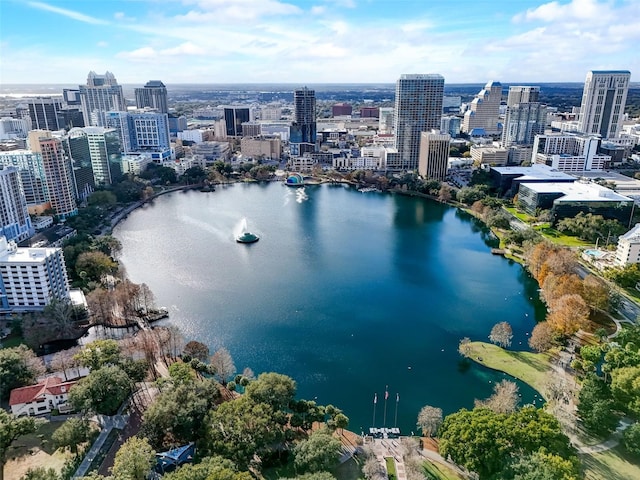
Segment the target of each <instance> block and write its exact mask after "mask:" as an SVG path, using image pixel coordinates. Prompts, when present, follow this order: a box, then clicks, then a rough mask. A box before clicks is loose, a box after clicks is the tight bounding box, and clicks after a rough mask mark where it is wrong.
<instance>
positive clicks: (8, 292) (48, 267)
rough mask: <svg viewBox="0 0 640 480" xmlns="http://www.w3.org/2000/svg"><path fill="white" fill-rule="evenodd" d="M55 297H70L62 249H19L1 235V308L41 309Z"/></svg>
mask: <svg viewBox="0 0 640 480" xmlns="http://www.w3.org/2000/svg"><path fill="white" fill-rule="evenodd" d="M54 298H59V299H67V298H69V282H68V279H67V269H66V266H65V263H64V257H63V255H62V249H61V248H18V247H17V245H16V243H15V242H13V241H10V242H8V241H7V239H6V238H5V237H0V311H4V312H29V311H39V310H42V309H44V307H46V306H47V305H48V304H49V303H50V302H51V300H53V299H54Z"/></svg>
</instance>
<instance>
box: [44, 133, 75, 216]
mask: <svg viewBox="0 0 640 480" xmlns="http://www.w3.org/2000/svg"><path fill="white" fill-rule="evenodd" d="M39 143H40V152H41V153H42V165H43V167H44V174H45V179H46V182H47V190H48V192H49V201H50V202H51V208H52V209H53V211H54V213H55V215H57V216H58V217H60V218H63V219H64V218H67V217H70V216H73V215H76V214H77V213H78V207H77V206H76V201H75V196H74V188H73V182H72V180H71V175H72V174H71V166H70V165H69V160H68V158H67V156H66V155H65V152H64V148H63V146H62V141H61V140H60V139H58V138H46V137H45V138H40V140H39Z"/></svg>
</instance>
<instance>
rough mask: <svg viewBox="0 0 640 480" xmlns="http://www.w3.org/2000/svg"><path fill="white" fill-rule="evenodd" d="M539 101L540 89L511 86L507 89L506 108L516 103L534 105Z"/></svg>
mask: <svg viewBox="0 0 640 480" xmlns="http://www.w3.org/2000/svg"><path fill="white" fill-rule="evenodd" d="M539 99H540V87H529V86H513V87H509V95H508V97H507V106H508V107H512V106H514V105H517V104H518V103H536V102H538V100H539Z"/></svg>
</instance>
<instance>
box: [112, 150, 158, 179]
mask: <svg viewBox="0 0 640 480" xmlns="http://www.w3.org/2000/svg"><path fill="white" fill-rule="evenodd" d="M152 161H153V160H151V156H150V155H144V154H141V155H134V154H131V155H122V157H120V164H121V166H122V167H121V168H122V173H124V174H127V173H131V174H133V175H140V174H141V173H142V172H144V171H145V170H146V168H147V165H149V164H150V163H151V162H152Z"/></svg>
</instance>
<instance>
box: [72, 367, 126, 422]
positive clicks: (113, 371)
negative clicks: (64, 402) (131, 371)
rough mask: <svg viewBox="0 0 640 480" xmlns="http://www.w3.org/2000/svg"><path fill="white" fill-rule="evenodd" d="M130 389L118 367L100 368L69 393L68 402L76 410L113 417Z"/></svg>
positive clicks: (123, 373) (124, 375)
mask: <svg viewBox="0 0 640 480" xmlns="http://www.w3.org/2000/svg"><path fill="white" fill-rule="evenodd" d="M131 387H132V385H131V380H130V379H129V377H128V376H127V374H126V373H125V372H124V370H122V369H121V368H120V367H116V366H107V367H102V368H99V369H98V370H94V371H92V372H91V374H90V375H89V376H88V377H85V378H83V379H81V380H80V381H79V382H78V383H77V384H76V385H75V386H74V387H73V388H72V389H71V390H70V391H69V401H70V402H71V404H72V405H73V406H74V408H75V409H76V410H82V411H90V412H95V413H98V414H102V415H113V414H114V413H115V412H116V411H117V410H118V408H119V407H120V405H121V404H122V402H124V401H125V400H126V398H127V397H128V396H129V394H130V393H131Z"/></svg>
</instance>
